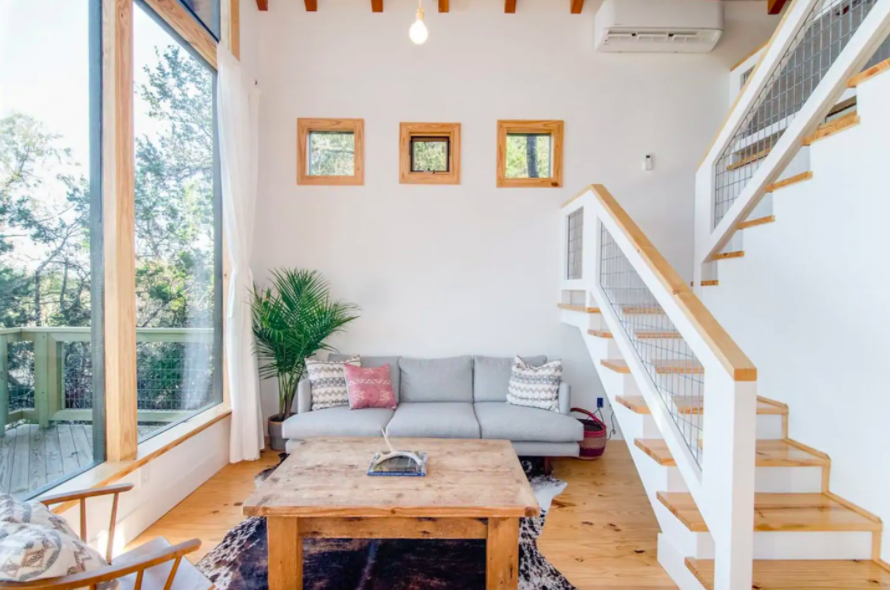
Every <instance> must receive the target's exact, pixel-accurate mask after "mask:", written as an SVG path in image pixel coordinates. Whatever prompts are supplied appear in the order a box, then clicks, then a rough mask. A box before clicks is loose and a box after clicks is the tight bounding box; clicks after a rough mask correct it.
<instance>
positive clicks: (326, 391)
mask: <svg viewBox="0 0 890 590" xmlns="http://www.w3.org/2000/svg"><path fill="white" fill-rule="evenodd" d="M344 365H353V366H355V367H358V366H359V365H361V359H360V358H359V357H357V356H354V357H352V358H348V359H346V360H345V361H342V362H334V361H319V360H314V359H309V360H307V361H306V372H307V373H308V374H309V390H310V391H311V392H312V411H313V412H314V411H315V410H325V409H327V408H336V407H338V406H348V405H349V394H348V392H347V391H346V373H344V372H343V366H344Z"/></svg>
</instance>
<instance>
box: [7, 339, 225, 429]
mask: <svg viewBox="0 0 890 590" xmlns="http://www.w3.org/2000/svg"><path fill="white" fill-rule="evenodd" d="M90 342H91V330H90V328H88V327H82V328H68V327H25V328H4V329H0V436H2V435H3V432H4V431H5V430H6V428H7V427H8V426H11V425H14V424H15V423H17V422H19V421H22V420H24V421H27V422H32V423H37V424H40V426H42V427H44V428H45V427H47V426H49V425H50V423H51V422H55V421H78V422H91V421H92V419H93V412H92V408H93V392H92V358H91V352H90ZM212 350H213V330H212V329H209V328H207V329H203V328H140V329H137V330H136V355H137V391H136V399H137V408H138V413H139V421H140V422H146V423H161V422H173V421H176V420H178V419H180V418H182V417H183V416H185V415H187V414H188V413H189V410H192V409H194V408H198V407H202V406H203V405H206V403H207V400H208V399H209V398H210V397H212V392H211V390H210V387H211V386H210V384H211V383H212V378H211V375H212V367H213V361H212Z"/></svg>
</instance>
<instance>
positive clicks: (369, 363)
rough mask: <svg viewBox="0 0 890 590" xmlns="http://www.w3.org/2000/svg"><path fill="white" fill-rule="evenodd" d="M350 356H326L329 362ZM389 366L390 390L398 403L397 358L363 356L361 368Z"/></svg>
mask: <svg viewBox="0 0 890 590" xmlns="http://www.w3.org/2000/svg"><path fill="white" fill-rule="evenodd" d="M351 356H352V355H350V354H335V353H331V354H330V355H329V356H328V360H329V361H336V362H341V363H342V362H343V361H345V360H346V359H348V358H350V357H351ZM383 365H389V378H390V380H391V381H392V390H393V393H395V394H396V402H398V401H399V376H400V375H399V357H397V356H363V357H362V365H361V366H362V367H365V368H373V367H382V366H383Z"/></svg>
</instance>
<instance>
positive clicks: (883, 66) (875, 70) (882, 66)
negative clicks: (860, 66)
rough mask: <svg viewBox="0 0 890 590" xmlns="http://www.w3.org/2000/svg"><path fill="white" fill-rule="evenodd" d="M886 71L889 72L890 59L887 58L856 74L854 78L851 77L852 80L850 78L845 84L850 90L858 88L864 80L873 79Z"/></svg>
mask: <svg viewBox="0 0 890 590" xmlns="http://www.w3.org/2000/svg"><path fill="white" fill-rule="evenodd" d="M886 71H890V57H888V58H887V59H885V60H884V61H882V62H878V63H876V64H875V65H873V66H872V67H870V68H868V69H867V70H863V71H861V72H859V73H858V74H856V75H855V76H853V77H852V78H850V80H849V81H848V82H847V86H849V87H850V88H856V87H857V86H859V85H860V84H862V83H863V82H865V81H866V80H869V79H871V78H874V77H875V76H877V75H878V74H880V73H881V72H886Z"/></svg>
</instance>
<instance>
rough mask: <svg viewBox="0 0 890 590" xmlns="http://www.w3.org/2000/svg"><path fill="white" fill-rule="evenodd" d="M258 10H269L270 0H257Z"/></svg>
mask: <svg viewBox="0 0 890 590" xmlns="http://www.w3.org/2000/svg"><path fill="white" fill-rule="evenodd" d="M256 7H257V10H262V11H263V12H265V11H267V10H269V0H256Z"/></svg>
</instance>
